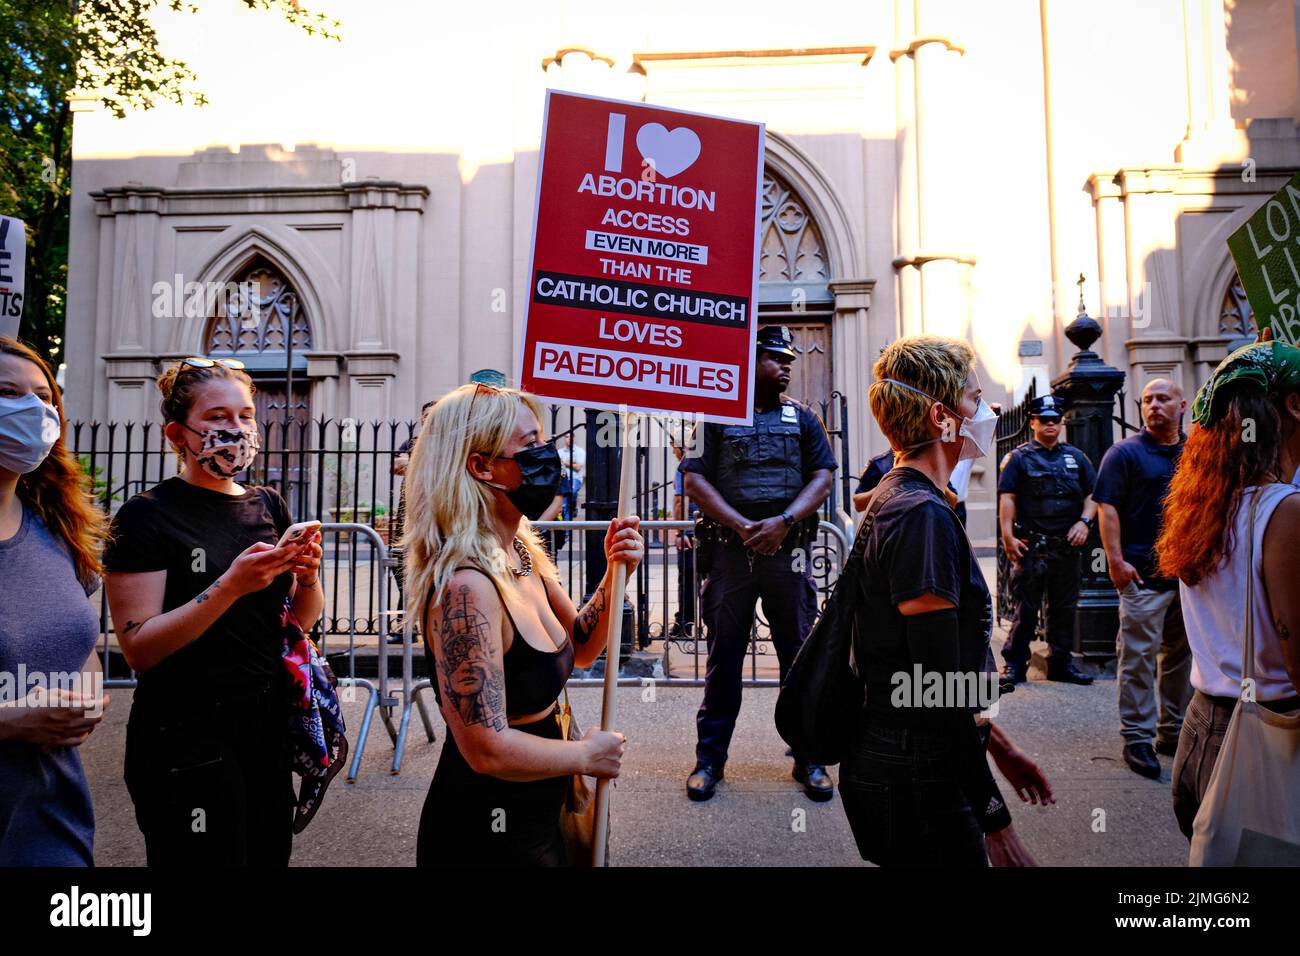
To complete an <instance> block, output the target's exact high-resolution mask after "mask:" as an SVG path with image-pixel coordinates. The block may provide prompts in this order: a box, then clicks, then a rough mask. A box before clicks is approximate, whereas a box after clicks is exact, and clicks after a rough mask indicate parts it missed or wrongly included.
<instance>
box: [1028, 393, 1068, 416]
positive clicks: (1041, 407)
mask: <svg viewBox="0 0 1300 956" xmlns="http://www.w3.org/2000/svg"><path fill="white" fill-rule="evenodd" d="M1064 413H1065V403H1064V402H1063V401H1061V400H1060V399H1059V398H1057V397H1056V396H1055V395H1042V396H1039V397H1038V398H1035V399H1034V400H1033V401H1031V402H1030V403H1029V417H1030V418H1060V417H1061V415H1063V414H1064Z"/></svg>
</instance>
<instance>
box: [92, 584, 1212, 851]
mask: <svg viewBox="0 0 1300 956" xmlns="http://www.w3.org/2000/svg"><path fill="white" fill-rule="evenodd" d="M980 565H981V567H982V568H983V569H984V572H985V575H986V577H987V578H989V580H990V582H991V581H992V578H993V562H992V560H991V559H983V560H981V562H980ZM1003 639H1005V633H1004V632H1002V631H1001V630H999V631H998V632H996V633H995V637H994V641H995V645H996V646H998V647H1000V646H1001V642H1002V640H1003ZM1040 646H1041V645H1040ZM769 657H770V655H769ZM760 661H762V662H763V663H765V664H770V665H771V666H770V667H764V668H763V669H762V671H760V674H761V676H774V675H775V658H774V657H771V658H770V660H768V659H764V658H760ZM747 670H748V665H747ZM674 672H675V673H677V674H678V675H679V676H682V677H689V676H693V672H694V666H693V661H692V662H691V664H690V665H688V666H683V667H680V668H676V667H675V669H674ZM1041 677H1042V674H1041V673H1039V672H1037V671H1036V670H1035V671H1031V681H1030V682H1029V683H1028V684H1023V685H1021V686H1020V687H1018V688H1017V689H1016V691H1015V692H1014V693H1013V694H1010V695H1007V696H1006V697H1004V698H1003V699H1002V701H1001V702H1000V704H1001V710H1000V713H999V715H998V718H997V720H998V723H999V724H1000V725H1001V726H1002V727H1003V728H1004V729H1006V730H1007V732H1008V733H1009V734H1010V735H1011V737H1012V739H1014V740H1015V741H1016V743H1017V744H1019V745H1020V746H1021V747H1023V748H1024V749H1025V750H1027V751H1028V752H1029V754H1030V755H1031V756H1032V757H1033V758H1034V759H1035V760H1036V761H1037V762H1038V763H1039V765H1040V766H1041V767H1042V768H1043V769H1044V771H1045V772H1046V773H1047V776H1048V779H1049V780H1050V781H1051V784H1052V786H1053V788H1054V789H1055V791H1056V796H1057V804H1056V805H1055V806H1053V807H1048V808H1039V807H1030V806H1028V805H1022V804H1020V803H1019V801H1018V800H1017V799H1016V797H1015V794H1014V793H1013V792H1012V791H1011V789H1010V788H1009V787H1008V786H1006V784H1005V782H1004V781H1000V782H1002V784H1003V796H1004V797H1005V798H1007V799H1008V800H1009V801H1010V802H1011V803H1012V814H1013V818H1014V820H1015V825H1016V828H1017V830H1018V831H1019V832H1020V833H1021V835H1022V837H1023V839H1024V840H1025V842H1026V844H1027V845H1028V846H1029V847H1030V849H1031V850H1032V851H1033V853H1034V854H1035V855H1036V856H1037V858H1038V861H1039V862H1040V863H1041V864H1043V865H1045V866H1183V865H1185V864H1186V862H1187V842H1186V840H1184V838H1183V836H1182V834H1181V833H1179V831H1178V827H1177V824H1176V823H1175V821H1174V816H1173V810H1172V803H1171V798H1170V791H1169V770H1170V765H1171V764H1172V759H1171V758H1169V757H1161V758H1159V759H1160V761H1161V763H1162V765H1163V766H1164V774H1163V775H1162V777H1161V779H1160V780H1159V781H1152V780H1147V779H1145V778H1142V777H1139V776H1137V775H1136V774H1134V773H1133V772H1132V771H1131V770H1129V769H1128V768H1127V767H1126V766H1125V765H1124V763H1123V761H1122V760H1121V759H1120V748H1121V741H1120V736H1119V721H1118V716H1117V713H1116V704H1115V699H1116V690H1115V680H1114V677H1113V676H1110V677H1102V678H1100V679H1098V680H1097V681H1096V683H1094V684H1093V685H1092V686H1091V687H1075V686H1071V685H1066V684H1057V683H1051V682H1047V681H1043V680H1040V679H1038V678H1041ZM111 693H112V703H111V704H110V706H109V709H108V713H107V715H106V717H105V721H104V725H103V726H102V727H101V728H100V729H99V730H97V731H96V732H95V734H94V735H93V736H92V737H91V739H90V741H89V742H88V744H87V746H86V747H85V749H84V751H83V758H84V759H85V762H86V771H87V775H88V776H89V778H90V787H91V793H92V796H93V797H94V801H95V813H96V818H97V831H96V853H95V857H96V861H97V862H98V863H99V864H100V865H107V866H115V865H140V864H143V863H144V843H143V840H142V839H141V837H140V834H139V831H138V830H137V829H136V826H135V818H134V814H133V810H132V807H131V801H130V797H129V796H128V795H127V792H126V786H125V784H123V782H122V754H123V747H124V743H125V734H126V721H127V717H128V714H129V711H130V701H131V692H130V691H129V690H115V691H111ZM703 694H704V690H703V688H702V687H665V686H663V685H659V686H656V687H655V688H654V693H653V695H651V694H650V693H648V688H639V687H627V688H621V689H620V691H619V705H618V713H619V729H620V730H622V731H623V732H624V733H625V734H627V737H628V752H627V756H626V758H625V760H624V770H623V776H622V777H621V778H620V779H619V781H618V785H617V788H616V790H615V793H614V799H613V803H612V808H613V810H612V813H613V817H612V819H613V830H612V835H611V839H610V848H611V858H612V860H613V862H614V863H615V864H616V865H625V866H701V865H719V866H820V865H831V866H854V865H863V863H862V860H861V859H860V858H859V857H858V854H857V850H856V848H855V847H854V844H853V837H852V834H851V833H850V831H849V826H848V822H847V821H846V820H845V818H844V813H843V810H842V809H841V807H840V803H839V797H838V794H837V796H836V799H835V800H833V801H831V802H829V803H824V804H817V803H813V802H811V801H810V800H808V799H807V798H806V797H804V795H803V792H802V791H801V790H800V788H799V786H798V785H797V784H796V783H795V782H794V781H793V780H792V779H790V767H791V763H790V759H789V758H788V757H785V756H784V752H785V743H784V741H782V740H781V738H780V737H779V736H778V735H777V733H776V729H775V727H774V726H773V724H772V708H773V706H774V705H775V702H776V694H777V692H776V690H775V688H770V687H768V688H750V689H746V691H745V697H744V706H743V707H742V710H741V714H740V720H739V722H738V724H737V727H736V734H735V737H734V739H733V742H732V750H731V755H730V759H729V762H728V764H727V776H726V779H725V780H724V781H723V783H722V784H721V785H720V786H719V788H718V793H717V795H716V796H715V797H714V798H713V799H712V800H711V801H709V802H707V803H702V804H697V803H692V802H691V801H689V800H688V799H687V798H686V794H685V781H686V775H687V774H688V773H689V772H690V771H691V769H692V767H693V766H694V754H695V712H696V710H697V709H698V708H699V705H700V700H701V698H702V697H703ZM569 695H570V699H571V701H572V703H573V707H574V711H575V713H576V715H577V717H578V720H579V723H580V724H581V725H582V726H583V727H589V726H595V725H596V724H598V723H599V717H600V702H601V690H600V688H574V689H572V690H571V691H570V692H569ZM358 696H359V697H361V698H362V699H364V695H358ZM652 696H653V700H651V699H650V698H651V697H652ZM428 701H429V705H430V707H431V708H432V707H433V702H432V698H431V697H429V698H428ZM361 709H362V708H361V703H352V704H346V705H345V712H346V716H347V720H348V727H349V735H348V736H349V739H350V740H351V741H352V742H353V744H354V746H355V741H356V733H357V730H358V729H359V728H360V726H361ZM434 727H435V730H436V732H437V738H438V739H437V740H436V741H435V742H434V743H432V744H430V743H428V742H427V741H426V740H425V738H424V732H423V727H422V726H421V724H420V722H419V719H418V717H416V716H414V715H413V716H412V720H411V730H410V736H409V739H408V744H407V751H406V762H405V765H404V766H403V768H402V772H401V774H400V775H397V776H393V775H392V774H390V773H389V765H390V764H391V761H392V746H391V743H390V741H389V737H388V734H387V732H386V731H385V729H384V727H383V724H382V723H381V722H380V721H379V719H378V717H376V719H375V721H374V723H373V725H372V728H371V732H370V739H369V742H368V744H367V746H366V751H365V758H364V761H363V763H362V770H361V775H360V776H359V778H358V780H357V782H356V783H355V784H347V783H345V782H344V777H343V776H342V775H340V776H339V777H338V778H336V779H335V781H334V783H333V784H332V785H331V787H330V791H329V794H328V796H327V798H326V801H325V805H324V806H323V807H322V808H321V810H320V812H319V813H318V814H317V815H316V818H315V820H313V821H312V824H311V826H310V827H309V828H308V829H307V830H306V832H304V833H303V834H301V835H300V836H298V837H297V838H296V839H295V845H294V855H293V862H294V864H296V865H299V866H341V865H363V866H384V865H391V866H410V865H413V864H414V863H415V836H416V830H417V828H418V826H419V818H420V808H421V806H422V805H423V802H424V797H425V793H426V792H427V790H428V787H429V780H430V779H431V777H432V775H433V768H434V767H435V766H436V764H437V757H438V752H439V750H440V749H441V746H442V741H443V740H444V739H445V737H446V728H445V727H444V726H443V724H442V720H441V718H440V717H438V716H437V715H436V711H435V717H434ZM831 772H832V775H833V776H836V770H834V769H832V771H831ZM837 779H838V778H837ZM452 823H453V825H454V821H453V822H452Z"/></svg>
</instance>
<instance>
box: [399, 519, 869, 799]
mask: <svg viewBox="0 0 1300 956" xmlns="http://www.w3.org/2000/svg"><path fill="white" fill-rule="evenodd" d="M533 527H534V528H536V529H537V530H538V531H540V532H549V531H569V532H583V531H604V530H605V529H607V528H608V527H609V522H608V521H537V522H533ZM694 527H695V523H694V522H693V521H669V520H655V521H643V522H641V528H642V530H643V531H644V532H654V531H656V530H658V531H688V530H691V529H693V528H694ZM818 538H819V539H820V538H825V539H826V540H827V541H829V542H830V547H833V549H834V552H835V562H834V568H835V570H836V572H837V573H838V570H839V569H841V568H843V567H844V561H845V559H846V558H847V557H848V554H849V551H850V550H851V549H852V546H853V526H852V523H851V522H846V526H845V527H840V526H839V525H837V524H835V523H834V522H831V521H826V520H822V521H821V522H820V524H819V526H818ZM657 550H659V551H661V552H662V553H663V554H664V555H665V558H664V572H665V573H664V582H663V587H664V593H665V594H668V593H671V592H670V591H669V589H668V587H667V556H668V555H670V554H672V553H673V549H671V548H669V547H667V546H666V545H663V546H661V547H660V548H658V549H657ZM649 552H650V548H649V546H647V557H648V556H649ZM808 560H810V561H816V560H818V559H817V557H815V556H810V557H809V558H808ZM695 578H696V579H695V580H693V581H692V582H691V586H692V587H694V588H695V589H696V601H697V604H696V606H697V608H698V607H699V580H698V573H697V574H696V575H695ZM572 585H573V582H570V587H572ZM575 603H576V602H575ZM672 603H675V601H674V602H672ZM670 606H671V604H670V603H669V602H665V604H664V613H665V615H667V614H668V608H669V607H670ZM402 625H403V626H402V635H403V640H402V656H403V661H402V695H403V698H404V700H403V704H402V714H401V719H400V722H399V724H398V727H397V728H396V730H394V729H393V728H392V726H391V724H389V733H390V735H391V736H392V737H393V740H394V750H393V764H392V769H391V772H392V773H394V774H397V773H400V772H401V769H402V761H403V759H404V757H405V752H406V735H407V732H408V730H409V727H410V720H411V710H412V708H413V707H414V708H415V709H417V710H418V711H419V714H420V720H421V722H422V723H423V724H424V730H425V735H426V737H427V738H428V740H429V741H430V742H432V741H433V740H434V739H435V734H434V729H433V724H432V721H431V720H430V718H429V712H428V709H427V707H426V705H425V703H424V700H423V697H422V696H421V695H422V692H423V691H426V690H431V689H432V686H433V685H432V683H431V680H432V675H430V677H427V678H423V679H421V680H419V681H413V680H412V675H413V673H414V656H413V655H414V640H413V634H414V630H415V617H414V615H412V614H409V613H408V614H405V615H404V617H403V622H402ZM661 639H662V640H663V644H664V647H663V654H662V662H663V668H664V677H662V678H656V679H655V683H656V684H657V685H661V686H669V687H702V686H703V685H704V678H703V676H702V675H701V674H700V668H699V644H700V643H701V640H702V638H700V637H699V636H697V637H696V638H695V639H694V640H693V641H691V642H690V643H692V644H693V645H694V649H695V657H696V662H695V671H696V672H695V675H694V676H692V677H674V676H673V675H672V673H671V662H670V659H669V655H670V653H671V651H672V646H673V643H674V641H673V640H672V639H670V638H669V637H668V635H667V633H666V632H665V633H664V634H662V635H661ZM759 643H760V641H759V640H758V637H757V624H756V625H755V634H754V635H752V636H751V639H750V651H749V655H750V667H751V673H750V676H749V677H748V678H747V679H746V681H745V685H746V686H749V687H774V686H777V685H779V684H780V681H779V680H778V679H776V678H760V677H758V676H757V658H758V650H757V648H758V645H759ZM381 673H386V671H384V670H381ZM646 680H647V678H645V677H639V676H638V677H620V678H619V681H618V684H619V686H620V687H640V686H644V684H645V681H646ZM604 683H605V681H604V678H603V677H575V678H571V679H570V680H569V686H570V687H600V686H603V685H604ZM380 693H381V696H382V695H383V691H382V688H381V691H380Z"/></svg>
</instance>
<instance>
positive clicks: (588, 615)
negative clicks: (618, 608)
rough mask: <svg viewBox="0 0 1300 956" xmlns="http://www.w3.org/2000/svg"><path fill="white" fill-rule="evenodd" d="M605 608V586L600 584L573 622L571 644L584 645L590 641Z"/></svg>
mask: <svg viewBox="0 0 1300 956" xmlns="http://www.w3.org/2000/svg"><path fill="white" fill-rule="evenodd" d="M605 607H606V602H605V585H603V584H602V585H600V586H599V587H597V588H596V593H595V594H593V595H592V596H591V600H590V601H588V602H587V606H586V607H584V608H583V609H582V612H581V613H580V614H579V615H578V616H577V618H576V619H575V620H574V622H573V643H575V644H586V643H587V642H588V641H589V640H591V634H592V632H593V631H594V630H596V622H597V621H599V620H600V615H601V614H603V613H604V611H605Z"/></svg>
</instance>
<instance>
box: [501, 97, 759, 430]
mask: <svg viewBox="0 0 1300 956" xmlns="http://www.w3.org/2000/svg"><path fill="white" fill-rule="evenodd" d="M763 135H764V128H763V125H762V124H761V123H749V122H742V121H739V120H729V119H722V118H721V117H716V116H705V115H703V114H699V113H687V112H683V111H681V110H670V109H664V108H662V107H656V106H646V105H644V104H641V103H625V102H621V101H619V100H607V99H599V98H596V97H590V96H580V95H576V94H572V93H560V92H556V91H554V90H550V91H548V92H547V95H546V118H545V125H544V127H543V131H542V151H541V160H540V169H539V170H538V177H537V206H536V212H535V214H534V219H533V246H532V259H531V262H530V263H529V269H528V275H529V291H528V305H527V312H526V315H525V319H524V340H523V348H522V350H521V355H520V361H519V366H518V369H517V372H518V375H517V380H518V381H519V383H520V386H521V387H522V388H525V389H527V390H528V391H530V392H533V393H534V394H536V395H538V396H540V397H543V398H546V399H548V400H550V401H553V402H559V403H564V404H575V405H585V406H589V407H592V408H614V409H617V408H620V407H625V408H627V409H629V410H632V411H639V412H664V413H668V414H691V415H696V416H699V417H700V418H702V419H705V420H709V421H718V422H749V420H750V415H751V409H752V407H753V388H754V383H753V368H754V330H755V315H754V309H755V306H756V304H757V301H758V226H759V222H760V219H759V216H760V209H759V189H760V184H761V182H762V166H763Z"/></svg>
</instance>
